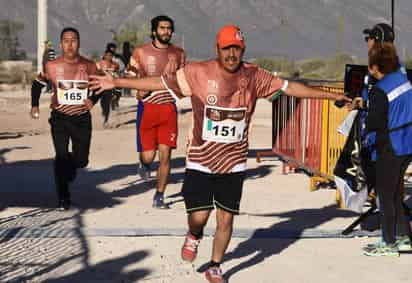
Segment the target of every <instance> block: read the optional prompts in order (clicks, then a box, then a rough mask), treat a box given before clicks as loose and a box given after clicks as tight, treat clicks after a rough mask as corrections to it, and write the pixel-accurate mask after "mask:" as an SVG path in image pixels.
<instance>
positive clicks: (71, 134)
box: [31, 27, 99, 210]
mask: <svg viewBox="0 0 412 283" xmlns="http://www.w3.org/2000/svg"><path fill="white" fill-rule="evenodd" d="M79 46H80V35H79V32H78V30H76V29H74V28H71V27H67V28H64V29H63V30H62V32H61V34H60V48H61V52H62V55H61V56H60V57H58V58H56V60H53V61H49V62H48V63H47V64H46V66H45V74H44V79H45V80H49V81H51V83H52V89H53V95H52V97H51V106H50V107H51V109H52V111H51V116H50V119H49V122H50V125H51V134H52V137H53V144H54V148H55V152H56V157H55V160H54V176H55V183H56V190H57V196H58V208H59V209H61V210H67V209H69V208H70V204H71V200H70V192H69V183H70V182H72V181H74V179H75V178H76V169H77V168H83V167H85V166H86V165H87V163H88V162H89V159H88V158H89V149H90V140H91V131H92V123H91V116H90V112H89V110H90V109H91V108H92V107H93V105H94V104H95V103H96V102H97V100H98V98H99V96H97V95H94V94H93V95H89V90H88V80H89V76H90V75H93V74H96V64H95V63H94V62H93V61H91V60H88V59H86V58H84V57H82V56H80V55H79ZM40 92H41V89H38V88H35V89H32V108H31V115H32V117H33V118H38V117H39V107H38V105H39V98H40ZM70 141H71V143H72V152H70V151H69V142H70Z"/></svg>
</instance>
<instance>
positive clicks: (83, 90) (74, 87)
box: [57, 80, 88, 105]
mask: <svg viewBox="0 0 412 283" xmlns="http://www.w3.org/2000/svg"><path fill="white" fill-rule="evenodd" d="M87 93H88V82H87V81H83V80H58V81H57V101H58V103H59V104H62V105H81V104H83V103H84V100H85V99H87Z"/></svg>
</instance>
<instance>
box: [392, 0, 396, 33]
mask: <svg viewBox="0 0 412 283" xmlns="http://www.w3.org/2000/svg"><path fill="white" fill-rule="evenodd" d="M392 30H393V31H394V32H395V0H392Z"/></svg>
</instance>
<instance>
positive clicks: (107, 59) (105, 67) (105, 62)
mask: <svg viewBox="0 0 412 283" xmlns="http://www.w3.org/2000/svg"><path fill="white" fill-rule="evenodd" d="M113 54H114V53H113V51H112V50H110V49H107V50H106V51H105V52H104V55H103V59H102V60H101V61H99V62H96V66H97V70H98V71H100V72H102V73H106V72H108V73H110V74H111V75H112V76H114V77H117V76H118V75H119V64H117V63H115V62H113V60H112V59H113ZM114 91H116V90H108V91H105V92H104V93H103V94H102V96H101V99H100V106H101V107H102V115H103V118H104V119H103V127H104V128H107V127H108V126H109V115H110V106H111V104H112V103H113V100H115V99H116V98H115V96H114V93H113V92H114Z"/></svg>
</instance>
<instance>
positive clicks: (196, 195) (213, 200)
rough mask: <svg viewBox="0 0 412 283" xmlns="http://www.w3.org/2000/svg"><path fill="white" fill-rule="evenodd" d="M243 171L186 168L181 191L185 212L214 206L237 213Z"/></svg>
mask: <svg viewBox="0 0 412 283" xmlns="http://www.w3.org/2000/svg"><path fill="white" fill-rule="evenodd" d="M244 177H245V172H238V173H229V174H209V173H204V172H200V171H197V170H191V169H187V170H186V174H185V180H184V183H183V188H182V193H183V197H184V200H185V205H186V212H187V213H191V212H194V211H200V210H211V209H214V207H215V206H217V207H218V208H221V209H223V210H225V211H227V212H230V213H233V214H239V206H240V199H241V198H242V187H243V180H244Z"/></svg>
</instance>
